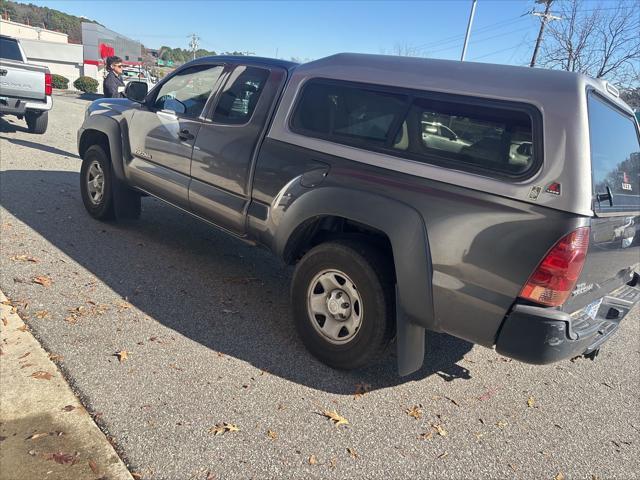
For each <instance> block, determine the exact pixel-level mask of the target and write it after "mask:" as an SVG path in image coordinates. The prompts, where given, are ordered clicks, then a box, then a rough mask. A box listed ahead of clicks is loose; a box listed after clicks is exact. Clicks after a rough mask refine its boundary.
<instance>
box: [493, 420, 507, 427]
mask: <svg viewBox="0 0 640 480" xmlns="http://www.w3.org/2000/svg"><path fill="white" fill-rule="evenodd" d="M507 425H509V424H508V423H507V422H505V421H504V420H500V421H498V422H496V426H497V427H500V428H504V427H506V426H507Z"/></svg>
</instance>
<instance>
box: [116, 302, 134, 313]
mask: <svg viewBox="0 0 640 480" xmlns="http://www.w3.org/2000/svg"><path fill="white" fill-rule="evenodd" d="M116 307H118V313H121V312H124V311H125V310H129V309H130V308H131V307H132V305H131V304H130V303H129V302H127V301H124V300H123V301H121V302H119V303H117V304H116Z"/></svg>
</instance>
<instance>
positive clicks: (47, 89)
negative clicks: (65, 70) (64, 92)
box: [44, 73, 53, 95]
mask: <svg viewBox="0 0 640 480" xmlns="http://www.w3.org/2000/svg"><path fill="white" fill-rule="evenodd" d="M52 93H53V87H52V86H51V74H50V73H45V74H44V94H45V95H51V94H52Z"/></svg>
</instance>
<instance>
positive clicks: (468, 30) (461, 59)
mask: <svg viewBox="0 0 640 480" xmlns="http://www.w3.org/2000/svg"><path fill="white" fill-rule="evenodd" d="M477 3H478V0H473V4H472V5H471V13H470V14H469V23H467V33H466V34H465V36H464V46H463V47H462V55H461V56H460V61H461V62H464V56H465V55H466V54H467V45H468V43H469V35H471V25H473V17H474V15H475V14H476V4H477Z"/></svg>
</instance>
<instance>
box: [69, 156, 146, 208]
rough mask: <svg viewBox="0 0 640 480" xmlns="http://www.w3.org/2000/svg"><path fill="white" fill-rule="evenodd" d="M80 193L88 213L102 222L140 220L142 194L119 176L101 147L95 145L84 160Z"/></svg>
mask: <svg viewBox="0 0 640 480" xmlns="http://www.w3.org/2000/svg"><path fill="white" fill-rule="evenodd" d="M80 192H81V196H82V202H83V203H84V207H85V208H86V210H87V212H89V214H90V215H91V216H92V217H93V218H96V219H98V220H113V219H116V218H117V219H120V218H138V217H139V216H140V211H141V201H140V194H139V193H138V192H136V191H134V190H131V189H130V188H129V187H127V186H126V185H125V184H123V183H122V182H121V181H120V180H118V179H117V178H116V177H115V175H113V170H112V169H111V162H110V161H109V157H108V156H107V153H106V152H105V151H104V149H103V148H102V147H101V146H100V145H92V146H91V147H89V148H88V149H87V151H86V152H85V153H84V156H83V158H82V168H81V169H80Z"/></svg>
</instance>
